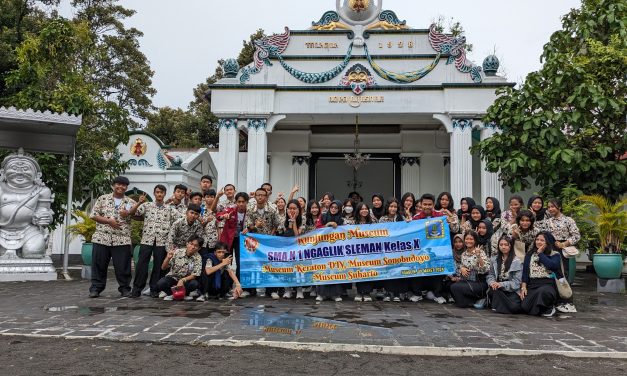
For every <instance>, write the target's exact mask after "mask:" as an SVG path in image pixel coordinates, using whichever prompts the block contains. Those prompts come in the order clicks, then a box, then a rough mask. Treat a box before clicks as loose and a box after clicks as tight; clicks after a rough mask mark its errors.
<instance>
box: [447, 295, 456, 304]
mask: <svg viewBox="0 0 627 376" xmlns="http://www.w3.org/2000/svg"><path fill="white" fill-rule="evenodd" d="M448 302H449V304H455V298H453V297H452V296H451V297H450V298H448Z"/></svg>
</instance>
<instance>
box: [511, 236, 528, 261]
mask: <svg viewBox="0 0 627 376" xmlns="http://www.w3.org/2000/svg"><path fill="white" fill-rule="evenodd" d="M514 254H516V257H518V259H519V260H520V261H523V262H524V261H525V255H526V254H527V249H526V245H525V243H524V242H521V241H520V240H515V241H514Z"/></svg>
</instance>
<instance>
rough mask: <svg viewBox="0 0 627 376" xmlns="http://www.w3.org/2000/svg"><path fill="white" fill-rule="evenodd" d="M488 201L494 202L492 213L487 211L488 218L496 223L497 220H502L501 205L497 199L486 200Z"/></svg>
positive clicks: (489, 198)
mask: <svg viewBox="0 0 627 376" xmlns="http://www.w3.org/2000/svg"><path fill="white" fill-rule="evenodd" d="M488 200H490V201H492V206H494V208H493V209H492V211H486V216H487V217H488V219H489V220H491V221H494V220H495V219H496V218H501V203H500V202H499V200H498V199H497V198H496V197H488V198H486V201H488ZM486 206H487V205H486Z"/></svg>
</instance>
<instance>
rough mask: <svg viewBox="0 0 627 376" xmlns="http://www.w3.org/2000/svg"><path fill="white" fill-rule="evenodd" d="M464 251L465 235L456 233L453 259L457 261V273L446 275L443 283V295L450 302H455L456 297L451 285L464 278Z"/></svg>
mask: <svg viewBox="0 0 627 376" xmlns="http://www.w3.org/2000/svg"><path fill="white" fill-rule="evenodd" d="M464 251H465V245H464V235H462V234H456V235H455V236H454V237H453V260H454V261H455V273H453V274H451V275H448V276H446V279H445V280H444V284H443V285H442V296H443V297H445V298H446V299H448V302H449V303H455V299H454V298H453V296H452V295H451V285H452V284H453V283H455V282H459V281H460V280H461V278H462V274H461V266H462V254H463V253H464Z"/></svg>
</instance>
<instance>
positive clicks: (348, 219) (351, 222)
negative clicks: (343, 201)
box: [344, 216, 355, 225]
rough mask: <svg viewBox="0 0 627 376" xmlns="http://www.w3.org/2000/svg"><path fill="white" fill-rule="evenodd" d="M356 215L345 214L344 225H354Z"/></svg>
mask: <svg viewBox="0 0 627 376" xmlns="http://www.w3.org/2000/svg"><path fill="white" fill-rule="evenodd" d="M354 224H355V217H349V216H344V225H354Z"/></svg>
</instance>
